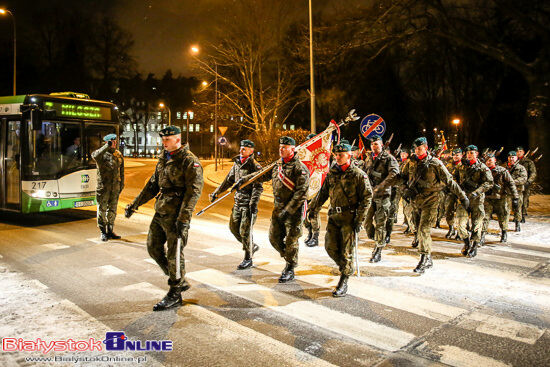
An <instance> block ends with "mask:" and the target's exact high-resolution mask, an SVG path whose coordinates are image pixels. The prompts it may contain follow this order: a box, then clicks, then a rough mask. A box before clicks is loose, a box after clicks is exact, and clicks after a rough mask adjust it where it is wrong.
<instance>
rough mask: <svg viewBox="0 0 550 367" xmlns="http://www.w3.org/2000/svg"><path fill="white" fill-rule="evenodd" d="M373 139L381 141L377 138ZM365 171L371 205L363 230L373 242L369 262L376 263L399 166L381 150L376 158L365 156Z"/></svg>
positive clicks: (382, 246) (380, 253) (383, 242)
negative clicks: (369, 189)
mask: <svg viewBox="0 0 550 367" xmlns="http://www.w3.org/2000/svg"><path fill="white" fill-rule="evenodd" d="M374 139H379V140H381V139H380V138H379V137H378V138H376V137H375V138H374ZM365 169H366V171H365V172H366V173H367V175H368V176H369V179H370V183H371V186H372V188H373V198H372V204H371V206H370V207H369V209H368V211H367V218H366V219H365V229H366V232H367V236H368V237H369V238H370V239H374V242H375V247H374V250H373V252H372V257H371V259H370V262H378V261H380V259H381V256H382V249H383V248H384V246H386V221H387V220H388V216H389V214H390V207H391V201H390V198H391V185H392V184H393V181H394V180H395V178H396V177H397V175H398V174H399V165H398V164H397V160H396V159H395V158H394V157H393V156H392V155H390V154H389V153H388V152H386V151H385V150H382V152H380V154H378V155H377V156H375V155H374V153H372V154H369V155H368V156H367V160H366V161H365ZM373 221H374V223H373Z"/></svg>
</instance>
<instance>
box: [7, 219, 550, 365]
mask: <svg viewBox="0 0 550 367" xmlns="http://www.w3.org/2000/svg"><path fill="white" fill-rule="evenodd" d="M131 238H132V241H128V240H126V241H110V242H109V245H108V246H106V245H105V244H104V243H101V241H98V239H97V238H90V239H88V240H86V241H85V242H86V243H87V245H86V246H84V245H83V244H82V243H81V244H68V243H62V242H52V243H45V244H43V245H41V246H40V248H41V249H40V251H42V252H56V251H66V250H67V249H68V248H74V250H75V251H77V250H78V251H83V252H84V251H94V250H95V251H96V252H94V253H95V254H96V255H97V256H99V258H97V259H95V260H94V261H93V262H90V265H89V267H88V268H79V273H80V276H81V277H82V279H86V280H85V281H86V282H88V283H87V284H88V286H89V288H90V289H102V292H105V294H104V296H105V297H106V298H109V299H122V300H124V302H131V301H132V300H135V299H136V298H138V299H140V301H141V302H143V301H144V300H148V301H149V302H150V303H151V305H152V303H153V302H155V301H156V300H158V299H159V298H161V297H163V296H164V294H165V293H166V286H163V283H162V281H164V279H165V277H164V276H162V274H161V272H160V270H158V266H157V265H156V263H155V262H154V261H153V260H152V259H150V258H148V257H147V254H146V251H144V249H143V247H144V244H145V239H146V235H145V233H140V234H138V235H133V236H132V237H131ZM255 241H257V242H258V243H259V244H260V247H261V249H260V251H259V252H258V253H257V254H256V255H255V259H254V264H255V267H254V268H253V269H250V270H246V271H236V270H234V269H235V266H236V265H237V264H238V263H239V262H240V259H241V256H242V250H241V249H240V245H239V244H238V243H237V242H236V241H234V240H233V239H232V236H231V235H230V233H229V230H228V229H227V226H226V225H225V224H224V223H212V222H211V221H209V222H201V221H200V220H197V221H195V222H194V223H193V225H192V230H191V232H190V242H189V245H188V247H187V248H186V264H187V269H188V271H187V274H186V277H187V279H188V280H189V281H190V282H191V284H192V285H193V287H192V288H191V290H190V291H188V292H186V293H185V296H186V299H187V298H189V299H192V300H193V302H188V303H186V305H185V306H184V307H182V309H180V310H178V312H177V313H178V315H179V317H180V318H181V317H183V316H182V315H188V316H186V317H191V316H189V315H192V317H194V318H197V319H198V320H200V321H201V322H205V323H208V325H212V324H215V325H217V328H216V330H223V329H224V328H226V329H227V330H231V332H232V333H234V334H231V338H230V339H231V340H237V339H238V340H242V338H237V336H236V335H237V334H240V335H241V336H242V335H248V336H249V337H252V338H254V345H255V347H256V349H257V352H264V353H268V352H267V351H269V353H272V354H276V355H277V356H278V357H277V358H279V360H280V361H285V360H288V361H289V362H291V363H289V365H375V364H379V363H381V362H382V361H385V360H386V361H391V360H392V358H400V359H402V358H410V359H409V362H410V363H411V364H424V362H425V364H438V363H441V364H446V365H452V366H472V365H480V366H506V365H517V364H518V359H517V355H518V353H519V354H521V355H522V356H523V359H522V360H521V361H522V362H525V365H541V364H544V363H543V362H544V361H548V358H550V333H549V331H548V328H549V327H550V278H549V277H547V276H544V274H543V276H538V277H532V276H530V274H531V273H532V272H533V271H534V270H535V269H540V268H541V267H544V266H548V263H549V262H550V260H549V258H550V250H549V251H548V252H546V251H544V250H541V248H540V247H529V246H513V245H500V246H486V247H484V248H482V249H481V250H480V251H479V255H478V256H477V257H476V258H475V259H466V258H464V257H461V256H459V255H458V252H459V250H460V247H461V244H458V243H454V242H451V241H436V242H435V243H434V252H437V253H438V254H440V255H438V257H437V258H436V260H435V261H434V263H435V264H434V267H433V268H432V269H430V270H429V271H428V272H426V274H424V275H422V276H418V275H416V274H414V273H413V272H412V269H413V268H414V266H415V265H416V263H417V261H418V255H417V253H416V251H414V250H412V249H410V246H409V242H410V237H404V236H396V238H395V239H394V240H393V241H392V245H391V246H389V247H388V248H387V249H385V250H384V254H383V257H382V259H383V260H382V262H381V263H378V264H374V265H373V264H369V263H368V259H369V257H370V253H371V251H372V247H371V246H370V245H369V244H368V243H367V241H366V240H365V239H364V238H362V243H363V244H362V245H361V247H360V248H359V258H360V263H361V270H362V273H364V274H365V276H363V277H360V278H358V277H353V278H351V279H350V281H349V292H348V297H346V298H344V299H333V298H332V297H331V290H332V288H333V287H334V286H335V285H336V283H337V281H338V274H337V271H336V267H335V265H334V263H332V261H331V260H330V259H329V258H328V256H327V255H326V253H325V252H324V249H323V248H322V247H317V248H307V247H301V248H300V259H299V262H300V265H299V266H298V268H297V270H296V281H295V282H293V283H292V284H284V285H281V284H278V283H277V278H278V276H279V274H280V272H281V270H282V268H283V267H284V261H283V260H282V259H280V258H279V257H278V254H276V253H275V251H274V250H273V249H272V248H271V246H270V245H269V243H268V241H267V234H266V233H265V231H262V230H258V231H257V232H255ZM90 243H92V244H93V245H92V246H91V247H90V246H89V244H90ZM136 248H138V249H142V250H140V251H136ZM113 254H116V256H113ZM455 255H456V256H455ZM1 256H2V255H0V258H1ZM492 265H494V266H492ZM144 269H146V270H147V271H144ZM106 279H112V280H111V281H108V280H106ZM105 282H107V283H105ZM105 284H109V286H108V287H105ZM71 302H72V301H71ZM90 302H91V300H90ZM98 302H99V301H98ZM148 307H150V305H149V306H148ZM90 315H91V316H90V317H98V316H95V315H94V314H93V312H91V313H90ZM181 327H183V328H185V326H181ZM218 328H219V329H218ZM201 330H202V329H201ZM291 332H292V333H295V334H296V335H294V334H293V335H294V337H293V338H290V337H289V333H291ZM496 346H500V348H496ZM344 347H346V348H349V349H345V348H344ZM273 348H275V349H273ZM339 349H340V351H338V350H339ZM344 351H345V353H344ZM350 351H351V352H350ZM541 351H542V352H541ZM403 356H405V357H403ZM412 361H414V362H412ZM419 361H420V362H419ZM422 361H424V362H422ZM521 364H523V363H521ZM283 365H284V363H283Z"/></svg>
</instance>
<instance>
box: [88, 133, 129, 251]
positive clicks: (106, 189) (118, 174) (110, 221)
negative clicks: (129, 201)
mask: <svg viewBox="0 0 550 367" xmlns="http://www.w3.org/2000/svg"><path fill="white" fill-rule="evenodd" d="M103 141H105V145H103V146H102V147H101V148H99V149H98V150H96V151H94V152H93V153H92V158H93V159H94V160H95V162H96V165H97V189H96V198H97V226H98V227H99V230H100V231H101V240H102V241H107V240H108V239H115V240H118V239H120V236H118V235H117V234H116V233H115V232H114V231H113V227H114V225H115V219H116V211H117V205H118V197H119V195H120V192H121V191H122V189H124V158H123V157H122V153H120V152H119V151H118V149H117V136H116V134H109V135H106V136H105V137H104V138H103Z"/></svg>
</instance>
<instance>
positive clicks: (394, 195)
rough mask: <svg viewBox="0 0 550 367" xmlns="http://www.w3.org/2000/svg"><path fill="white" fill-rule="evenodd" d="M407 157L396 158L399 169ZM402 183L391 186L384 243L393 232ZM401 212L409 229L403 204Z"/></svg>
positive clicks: (388, 240) (401, 192) (401, 193)
mask: <svg viewBox="0 0 550 367" xmlns="http://www.w3.org/2000/svg"><path fill="white" fill-rule="evenodd" d="M408 160H409V159H408V158H407V159H405V160H401V158H399V160H398V169H399V170H401V167H403V165H404V164H405V163H406V162H407V161H408ZM403 188H404V187H403V184H395V185H393V186H392V188H391V196H390V211H389V213H388V220H387V221H386V243H388V242H390V238H391V234H392V232H393V225H394V224H395V223H396V222H397V214H398V212H399V202H400V201H401V196H402V195H403ZM403 214H404V217H405V223H406V224H407V227H408V228H409V229H410V226H409V222H408V218H407V216H406V215H405V205H403Z"/></svg>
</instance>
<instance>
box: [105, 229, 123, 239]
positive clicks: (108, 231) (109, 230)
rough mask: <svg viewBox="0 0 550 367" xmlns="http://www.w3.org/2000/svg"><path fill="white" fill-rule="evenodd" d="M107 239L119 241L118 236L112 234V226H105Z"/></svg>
mask: <svg viewBox="0 0 550 367" xmlns="http://www.w3.org/2000/svg"><path fill="white" fill-rule="evenodd" d="M107 237H109V239H111V240H120V238H121V237H120V236H119V235H117V234H116V233H115V232H113V226H107Z"/></svg>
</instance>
